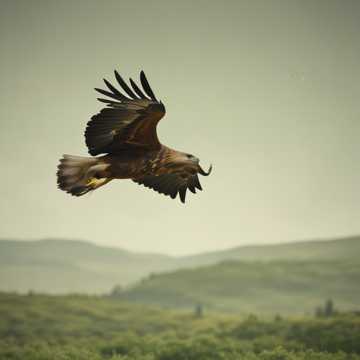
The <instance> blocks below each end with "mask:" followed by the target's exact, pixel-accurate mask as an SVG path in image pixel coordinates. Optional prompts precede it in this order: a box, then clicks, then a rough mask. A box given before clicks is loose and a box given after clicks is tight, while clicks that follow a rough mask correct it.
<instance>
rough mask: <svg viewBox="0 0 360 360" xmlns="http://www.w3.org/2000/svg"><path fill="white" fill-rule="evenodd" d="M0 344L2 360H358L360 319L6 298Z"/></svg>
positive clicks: (1, 298)
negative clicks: (262, 315)
mask: <svg viewBox="0 0 360 360" xmlns="http://www.w3.org/2000/svg"><path fill="white" fill-rule="evenodd" d="M298 306H301V304H299V305H298ZM0 339H1V340H0V359H1V360H5V359H6V360H24V359H26V360H48V359H51V360H103V359H104V360H105V359H113V360H114V359H118V360H237V359H240V360H325V359H326V360H360V315H358V314H356V313H347V314H346V313H345V314H336V315H333V316H328V317H326V318H325V317H322V318H315V317H308V318H296V319H295V318H293V319H284V318H281V317H280V316H276V317H275V318H274V319H272V320H270V319H268V320H264V319H261V318H257V317H256V316H254V315H251V316H247V317H242V318H240V317H239V316H231V317H230V316H226V315H216V314H213V315H211V314H209V313H207V312H206V311H204V313H202V315H201V316H197V314H196V313H194V311H192V312H173V311H167V310H160V309H156V308H150V307H144V306H141V305H130V304H127V303H124V302H121V301H119V300H114V299H111V298H100V297H87V296H61V297H60V296H40V295H28V296H19V295H14V294H1V295H0Z"/></svg>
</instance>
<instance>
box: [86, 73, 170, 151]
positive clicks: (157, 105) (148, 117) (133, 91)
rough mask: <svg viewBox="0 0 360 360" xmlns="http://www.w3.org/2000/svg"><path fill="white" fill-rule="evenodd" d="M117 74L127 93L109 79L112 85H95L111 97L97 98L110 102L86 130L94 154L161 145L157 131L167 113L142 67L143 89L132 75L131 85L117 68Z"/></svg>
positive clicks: (89, 145)
mask: <svg viewBox="0 0 360 360" xmlns="http://www.w3.org/2000/svg"><path fill="white" fill-rule="evenodd" d="M115 77H116V80H117V82H118V83H119V85H120V86H121V88H122V90H123V92H124V93H126V95H127V96H125V95H124V94H123V93H121V92H120V91H119V90H118V89H116V88H115V87H114V86H113V85H112V84H110V83H109V82H108V81H107V80H106V79H104V82H105V84H106V86H107V88H108V89H109V91H107V90H102V89H97V88H96V89H95V90H96V91H98V92H99V93H101V94H103V95H105V96H107V97H109V98H110V99H111V100H110V99H102V98H101V99H98V100H99V101H101V102H104V103H106V104H107V106H108V107H107V108H104V109H102V110H101V111H100V112H99V113H98V114H96V115H94V116H93V117H92V118H91V120H90V121H89V122H88V124H87V127H86V130H85V140H86V145H87V147H88V149H89V153H90V154H91V155H98V154H104V153H116V152H119V151H122V150H126V149H130V148H134V147H142V148H146V149H154V150H156V149H159V148H160V147H161V144H160V142H159V139H158V137H157V134H156V125H157V123H158V122H159V120H160V119H161V118H162V117H163V116H164V115H165V107H164V105H163V104H162V103H161V101H158V100H157V99H156V97H155V95H154V93H153V91H152V89H151V87H150V85H149V83H148V81H147V79H146V76H145V74H144V72H143V71H141V73H140V81H141V85H142V88H143V90H141V89H140V88H139V87H138V86H137V85H136V83H135V82H134V81H133V80H132V79H130V85H131V87H130V86H128V85H127V84H126V82H125V81H124V80H123V78H122V77H121V76H120V75H119V73H118V72H117V71H115Z"/></svg>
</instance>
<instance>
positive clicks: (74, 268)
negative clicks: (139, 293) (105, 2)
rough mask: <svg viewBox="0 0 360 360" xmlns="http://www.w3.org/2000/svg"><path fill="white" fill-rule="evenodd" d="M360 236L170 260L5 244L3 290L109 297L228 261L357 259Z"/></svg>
mask: <svg viewBox="0 0 360 360" xmlns="http://www.w3.org/2000/svg"><path fill="white" fill-rule="evenodd" d="M359 254H360V236H353V237H347V238H340V239H332V240H321V241H313V242H311V241H304V242H297V243H287V244H275V245H254V246H241V247H236V248H232V249H229V250H223V251H218V252H209V253H203V254H198V255H191V256H182V257H171V256H167V255H161V254H149V253H134V252H130V251H126V250H122V249H119V248H111V247H104V246H99V245H96V244H93V243H90V242H86V241H78V240H61V239H53V240H46V239H45V240H38V241H20V240H0V291H19V292H27V291H29V290H33V291H36V292H46V293H69V292H73V293H74V292H75V293H106V292H109V291H110V289H111V288H113V287H114V286H115V285H118V284H119V285H121V286H126V285H129V284H134V283H136V282H137V281H139V280H140V279H142V278H145V277H146V276H148V275H149V274H151V273H161V272H169V271H173V270H178V269H182V268H193V267H199V266H207V265H212V264H216V263H220V262H223V261H228V260H241V261H246V262H249V261H250V262H253V261H276V260H287V261H292V260H314V261H320V260H339V259H353V258H358V257H359Z"/></svg>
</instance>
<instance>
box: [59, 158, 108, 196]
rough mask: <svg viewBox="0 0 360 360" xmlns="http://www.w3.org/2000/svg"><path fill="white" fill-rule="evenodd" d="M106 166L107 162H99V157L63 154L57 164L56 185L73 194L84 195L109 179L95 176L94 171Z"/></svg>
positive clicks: (102, 169)
mask: <svg viewBox="0 0 360 360" xmlns="http://www.w3.org/2000/svg"><path fill="white" fill-rule="evenodd" d="M106 167H107V164H104V163H101V161H100V159H99V158H91V157H83V156H74V155H64V156H63V158H62V159H60V164H59V165H58V171H57V184H58V187H59V189H61V190H63V191H66V192H67V193H69V194H71V195H74V196H81V195H84V194H86V193H88V192H89V191H92V190H95V189H97V188H98V187H100V186H102V185H105V184H106V183H107V182H109V181H110V180H111V179H109V178H100V179H99V178H97V177H96V173H97V172H99V171H104V170H105V169H106Z"/></svg>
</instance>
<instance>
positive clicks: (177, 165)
mask: <svg viewBox="0 0 360 360" xmlns="http://www.w3.org/2000/svg"><path fill="white" fill-rule="evenodd" d="M169 160H170V161H169V163H168V164H167V167H168V168H171V169H172V170H173V171H174V172H178V171H179V170H180V169H181V171H184V173H185V174H186V173H189V174H193V175H194V174H196V173H199V174H200V175H203V176H208V175H210V173H211V170H212V165H210V167H209V170H208V171H207V172H206V171H204V170H203V169H202V167H201V166H200V160H199V158H197V157H196V156H194V155H192V154H188V153H185V152H181V151H176V153H172V156H171V159H169Z"/></svg>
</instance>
